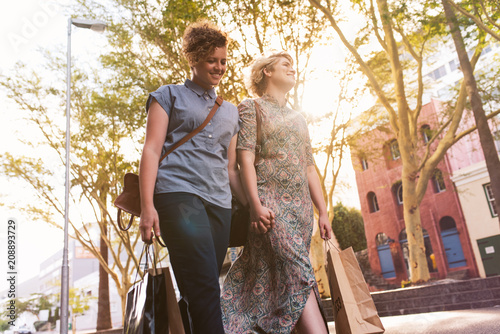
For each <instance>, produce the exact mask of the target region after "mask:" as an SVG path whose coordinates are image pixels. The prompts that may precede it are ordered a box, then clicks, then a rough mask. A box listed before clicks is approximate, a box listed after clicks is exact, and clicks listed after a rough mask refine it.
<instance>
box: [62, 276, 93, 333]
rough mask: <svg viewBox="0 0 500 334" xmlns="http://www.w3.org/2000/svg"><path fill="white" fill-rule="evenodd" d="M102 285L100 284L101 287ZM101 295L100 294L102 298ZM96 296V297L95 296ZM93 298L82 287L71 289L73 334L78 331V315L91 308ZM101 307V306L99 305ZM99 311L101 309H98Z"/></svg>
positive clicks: (70, 305)
mask: <svg viewBox="0 0 500 334" xmlns="http://www.w3.org/2000/svg"><path fill="white" fill-rule="evenodd" d="M100 288H101V286H100V285H99V289H100ZM100 297H101V296H99V298H100ZM94 298H95V297H94ZM91 299H93V298H92V297H91V296H88V295H86V294H85V292H84V291H83V290H82V289H75V288H72V289H69V301H68V303H69V307H70V310H71V319H72V320H71V329H72V331H73V334H75V333H76V317H77V316H79V315H84V314H85V313H86V312H87V311H88V310H89V309H90V307H89V302H90V300H91ZM98 309H99V306H98ZM98 312H99V310H98Z"/></svg>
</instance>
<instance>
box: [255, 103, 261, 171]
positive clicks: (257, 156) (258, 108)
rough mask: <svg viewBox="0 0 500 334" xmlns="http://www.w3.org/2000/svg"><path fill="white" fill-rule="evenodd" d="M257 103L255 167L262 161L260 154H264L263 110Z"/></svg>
mask: <svg viewBox="0 0 500 334" xmlns="http://www.w3.org/2000/svg"><path fill="white" fill-rule="evenodd" d="M254 102H255V121H256V122H257V139H256V142H255V161H254V165H257V163H258V162H259V160H260V152H262V145H261V141H262V131H261V123H262V110H261V108H260V105H259V104H258V103H257V101H254Z"/></svg>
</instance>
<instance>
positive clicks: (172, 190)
mask: <svg viewBox="0 0 500 334" xmlns="http://www.w3.org/2000/svg"><path fill="white" fill-rule="evenodd" d="M227 44H228V37H227V35H226V33H224V32H223V31H221V30H220V29H219V28H218V27H217V26H215V25H213V24H212V23H210V22H208V21H200V22H197V23H194V24H191V25H190V26H188V27H187V29H186V31H185V33H184V37H183V44H182V52H183V54H184V56H185V57H186V58H187V60H188V62H189V65H190V67H191V72H192V76H191V80H189V79H186V81H185V82H184V84H182V85H173V84H170V85H165V86H162V87H160V88H159V89H158V90H157V91H155V92H153V93H151V94H150V95H149V98H148V101H147V105H146V109H147V111H148V118H147V125H146V139H145V143H144V149H143V153H142V157H141V162H140V169H139V179H140V191H141V209H142V213H141V222H140V232H141V237H142V240H143V241H144V242H146V243H150V242H151V239H152V237H153V235H155V236H160V234H161V237H162V238H163V240H164V241H165V243H166V245H167V248H168V251H169V255H170V261H171V264H172V269H173V271H174V274H175V278H176V281H177V285H178V287H179V291H180V294H181V301H180V302H179V305H180V309H181V313H182V316H183V323H184V327H185V330H186V333H196V334H198V333H203V334H206V333H214V334H215V333H216V334H223V333H224V329H223V325H222V319H221V308H220V287H219V274H220V270H221V268H222V263H223V261H224V257H225V255H226V250H227V246H228V242H229V230H230V221H231V190H232V192H233V193H235V194H236V196H237V197H238V199H239V200H240V201H241V202H242V203H246V199H245V197H244V193H243V192H242V190H241V186H240V182H239V175H238V169H237V164H236V150H235V148H236V141H237V133H238V129H239V127H238V111H237V109H236V107H235V106H234V105H232V104H231V103H229V102H226V101H224V102H223V103H222V105H221V106H220V107H219V108H218V110H217V112H216V113H215V115H214V116H213V118H212V119H211V121H210V122H209V123H208V124H207V125H206V126H205V128H204V129H203V130H202V131H201V132H200V133H198V134H197V135H195V136H194V137H193V138H191V139H190V140H189V141H188V142H186V143H184V144H183V145H181V146H180V147H178V148H177V149H175V150H174V151H173V152H172V153H171V154H169V155H168V156H167V157H166V158H165V159H163V160H162V161H161V163H160V165H158V161H159V159H160V157H161V156H162V154H163V153H164V152H166V151H167V150H168V149H169V148H170V147H172V146H173V145H174V144H175V143H176V142H178V141H179V140H180V139H181V138H183V137H184V136H186V135H187V134H189V133H190V132H191V131H192V130H194V129H195V128H197V127H198V126H199V125H200V124H202V123H203V121H204V120H205V118H206V117H207V115H208V113H209V111H210V110H211V109H212V107H213V106H214V104H215V101H216V97H217V95H216V93H215V89H214V87H215V86H216V85H217V84H218V83H219V82H220V80H221V78H222V76H223V75H224V73H225V71H226V63H227ZM231 188H232V189H231Z"/></svg>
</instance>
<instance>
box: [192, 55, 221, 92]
mask: <svg viewBox="0 0 500 334" xmlns="http://www.w3.org/2000/svg"><path fill="white" fill-rule="evenodd" d="M226 62H227V48H226V47H225V46H223V47H220V48H215V50H214V52H213V53H212V54H211V55H209V56H208V57H207V58H206V59H204V60H202V61H200V62H199V63H198V64H196V65H195V66H193V67H192V71H193V77H192V81H193V82H194V83H196V84H197V85H199V86H200V87H202V88H203V89H205V90H208V89H211V88H213V87H214V86H217V85H218V84H219V81H220V79H222V76H223V75H224V73H226Z"/></svg>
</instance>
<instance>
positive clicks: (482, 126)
mask: <svg viewBox="0 0 500 334" xmlns="http://www.w3.org/2000/svg"><path fill="white" fill-rule="evenodd" d="M442 3H443V8H444V12H445V15H446V20H447V21H448V25H449V27H450V33H451V35H452V37H453V42H454V43H455V48H456V50H457V54H458V59H459V61H460V68H461V70H462V73H463V75H464V82H465V87H466V90H467V95H468V97H469V101H470V104H471V108H472V111H473V113H474V119H475V120H476V126H477V131H478V134H479V141H480V143H481V147H482V148H483V153H484V158H485V161H486V168H487V169H488V174H489V175H490V181H491V190H492V191H493V195H494V197H495V198H500V159H499V158H498V152H497V149H496V146H495V140H494V138H493V134H492V133H491V130H490V127H489V126H488V119H487V117H486V113H485V111H484V109H483V102H482V99H481V95H480V94H479V91H478V87H477V83H476V78H475V77H474V70H473V68H472V66H471V63H470V61H469V56H468V55H467V50H466V47H465V43H464V40H463V37H462V33H461V32H460V26H459V24H458V20H457V17H456V15H455V12H454V10H453V7H452V5H451V4H450V2H448V0H442ZM481 3H482V2H481ZM483 5H484V4H483ZM455 8H456V7H455ZM487 17H489V16H487ZM483 29H484V28H483ZM483 35H484V33H483ZM499 40H500V39H499ZM495 206H496V212H500V201H495ZM498 219H499V222H500V216H499V217H498Z"/></svg>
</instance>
